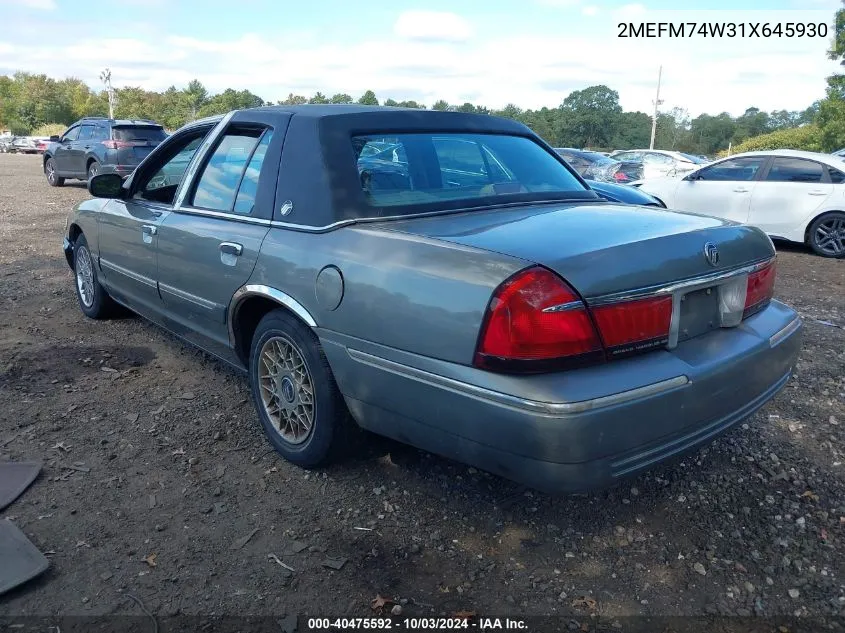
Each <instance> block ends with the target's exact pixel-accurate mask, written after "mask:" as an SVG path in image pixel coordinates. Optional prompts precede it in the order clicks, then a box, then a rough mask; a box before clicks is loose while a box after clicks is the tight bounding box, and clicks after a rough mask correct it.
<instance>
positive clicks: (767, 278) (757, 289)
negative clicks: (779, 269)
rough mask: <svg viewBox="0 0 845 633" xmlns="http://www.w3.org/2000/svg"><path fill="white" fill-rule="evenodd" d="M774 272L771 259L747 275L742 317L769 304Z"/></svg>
mask: <svg viewBox="0 0 845 633" xmlns="http://www.w3.org/2000/svg"><path fill="white" fill-rule="evenodd" d="M775 272H776V271H775V262H774V261H772V262H771V263H770V264H766V266H765V267H763V268H761V269H760V270H758V271H755V272H753V273H751V274H750V275H748V283H747V285H746V291H745V309H744V310H743V311H742V318H743V319H745V318H747V317H749V316H751V315H752V314H754V313H756V312H759V311H760V310H762V309H763V308H765V307H766V306H767V305H769V302H770V301H771V300H772V295H774V292H775Z"/></svg>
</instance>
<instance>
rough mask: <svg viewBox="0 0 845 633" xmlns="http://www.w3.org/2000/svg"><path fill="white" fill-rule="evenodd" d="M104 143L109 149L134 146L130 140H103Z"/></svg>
mask: <svg viewBox="0 0 845 633" xmlns="http://www.w3.org/2000/svg"><path fill="white" fill-rule="evenodd" d="M103 145H105V146H106V147H107V148H109V149H123V148H125V147H132V143H130V142H129V141H103Z"/></svg>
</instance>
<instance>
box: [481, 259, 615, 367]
mask: <svg viewBox="0 0 845 633" xmlns="http://www.w3.org/2000/svg"><path fill="white" fill-rule="evenodd" d="M602 357H603V350H602V346H601V343H600V341H599V338H598V334H597V333H596V330H595V327H594V326H593V322H592V319H591V318H590V315H589V314H588V313H587V309H586V307H585V306H584V304H583V303H582V302H581V299H580V297H579V296H578V294H577V293H576V292H575V291H574V290H573V289H572V288H571V287H570V286H569V285H568V284H567V283H566V282H565V281H563V279H561V278H560V277H558V276H557V275H555V274H554V273H552V272H551V271H549V270H546V269H545V268H541V267H539V266H537V267H534V268H529V269H527V270H524V271H521V272H519V273H517V274H516V275H514V276H513V277H511V278H510V279H509V280H508V281H506V282H505V283H503V284H502V285H501V286H500V287H499V288H498V289H497V290H496V292H495V293H494V295H493V298H492V299H491V301H490V305H489V307H488V309H487V314H486V316H485V321H484V325H483V326H482V331H481V336H480V339H479V344H478V349H477V351H476V354H475V365H476V366H477V367H483V368H485V369H493V370H500V371H522V372H528V371H547V370H550V369H554V368H562V367H564V366H567V365H569V364H571V363H573V362H575V363H578V362H579V361H580V362H589V361H591V360H601V359H602Z"/></svg>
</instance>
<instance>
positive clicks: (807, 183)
mask: <svg viewBox="0 0 845 633" xmlns="http://www.w3.org/2000/svg"><path fill="white" fill-rule="evenodd" d="M635 184H636V186H639V187H640V188H641V189H642V190H643V191H645V192H646V193H650V194H652V195H654V196H657V197H658V198H660V199H661V200H663V202H665V203H666V206H667V207H668V208H670V209H678V210H682V211H692V212H694V213H700V214H703V215H711V216H716V217H720V218H725V219H728V220H734V221H735V222H742V223H743V224H751V225H753V226H757V227H759V228H761V229H763V230H764V231H765V232H766V233H768V234H769V236H770V237H773V238H779V239H784V240H789V241H791V242H801V243H804V244H807V245H808V246H810V248H812V249H813V250H814V251H815V252H816V253H818V254H819V255H821V256H823V257H845V160H843V159H842V158H840V157H838V156H834V155H832V154H817V153H815V152H802V151H798V150H785V149H784V150H771V151H761V152H746V153H744V154H735V155H734V156H731V157H729V158H724V159H722V160H718V161H716V162H713V163H710V164H708V165H707V166H705V167H701V168H699V169H696V170H695V171H692V172H690V173H689V174H687V175H686V176H684V177H683V178H681V179H678V178H654V179H644V180H642V181H640V182H639V183H635Z"/></svg>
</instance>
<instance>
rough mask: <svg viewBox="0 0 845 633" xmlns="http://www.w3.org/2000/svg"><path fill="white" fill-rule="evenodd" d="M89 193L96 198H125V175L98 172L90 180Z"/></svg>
mask: <svg viewBox="0 0 845 633" xmlns="http://www.w3.org/2000/svg"><path fill="white" fill-rule="evenodd" d="M88 193H90V194H91V195H92V196H94V197H95V198H123V197H124V196H125V195H126V191H125V190H124V189H123V176H121V175H120V174H115V173H105V174H97V175H96V176H94V177H93V178H91V179H90V180H89V181H88Z"/></svg>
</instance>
